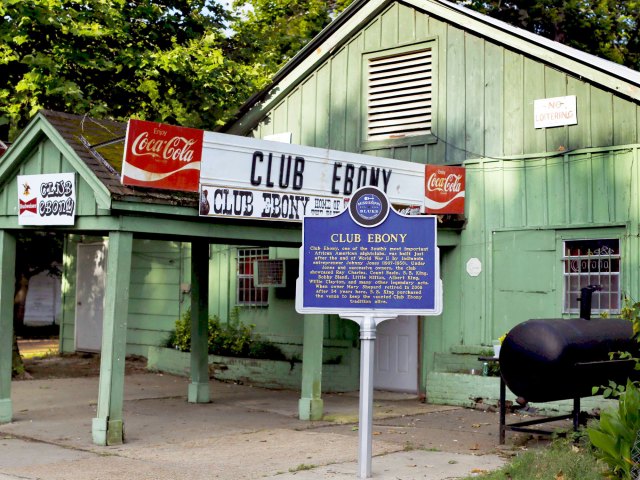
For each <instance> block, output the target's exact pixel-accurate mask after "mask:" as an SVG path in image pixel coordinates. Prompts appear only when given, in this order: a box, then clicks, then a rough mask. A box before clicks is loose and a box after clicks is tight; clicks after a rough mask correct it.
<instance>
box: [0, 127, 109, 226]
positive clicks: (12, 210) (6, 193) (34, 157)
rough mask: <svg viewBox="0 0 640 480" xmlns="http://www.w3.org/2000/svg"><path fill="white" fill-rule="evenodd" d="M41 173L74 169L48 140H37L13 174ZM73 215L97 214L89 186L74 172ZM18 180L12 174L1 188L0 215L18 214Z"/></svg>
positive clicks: (70, 171) (64, 171)
mask: <svg viewBox="0 0 640 480" xmlns="http://www.w3.org/2000/svg"><path fill="white" fill-rule="evenodd" d="M43 173H75V169H74V168H73V167H72V166H71V164H70V163H69V162H68V160H67V159H66V158H65V157H64V155H63V154H62V152H60V150H59V149H58V147H57V146H56V145H55V144H54V143H53V142H52V141H51V140H49V139H43V140H42V141H41V142H39V143H38V144H37V145H36V147H35V148H34V149H33V151H32V152H31V153H30V154H29V155H28V158H27V159H26V160H25V161H24V162H23V163H21V165H20V169H19V171H18V172H16V175H39V174H43ZM76 186H77V191H76V215H77V216H85V215H96V214H97V211H98V208H97V204H96V200H95V195H94V192H93V190H92V189H91V187H90V186H89V184H88V183H87V182H85V181H84V180H83V179H82V177H80V175H78V174H77V173H76ZM17 212H18V182H17V180H16V177H15V176H12V177H11V180H10V181H9V182H8V183H7V184H6V185H4V187H3V188H2V189H1V190H0V216H17Z"/></svg>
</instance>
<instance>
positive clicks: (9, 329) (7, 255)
mask: <svg viewBox="0 0 640 480" xmlns="http://www.w3.org/2000/svg"><path fill="white" fill-rule="evenodd" d="M15 272H16V239H15V237H14V236H13V235H11V234H9V233H8V232H6V231H5V230H1V231H0V423H6V422H10V421H11V418H12V416H13V407H12V404H11V360H12V355H11V353H12V349H13V294H14V288H15V278H16V274H15Z"/></svg>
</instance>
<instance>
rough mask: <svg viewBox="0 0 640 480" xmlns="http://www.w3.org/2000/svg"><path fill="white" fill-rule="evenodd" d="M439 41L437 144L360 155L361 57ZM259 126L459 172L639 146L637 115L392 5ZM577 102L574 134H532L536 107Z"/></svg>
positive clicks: (634, 108) (619, 101)
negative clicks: (512, 159) (477, 163)
mask: <svg viewBox="0 0 640 480" xmlns="http://www.w3.org/2000/svg"><path fill="white" fill-rule="evenodd" d="M430 40H437V47H438V48H437V51H436V52H435V55H434V64H435V65H436V66H437V74H438V78H437V83H436V88H437V92H438V93H437V97H436V102H435V106H434V110H435V113H436V117H434V127H433V128H434V134H435V135H436V137H437V141H436V142H435V143H428V144H427V143H422V144H410V145H404V146H398V145H395V146H394V144H393V142H390V143H389V145H388V146H385V145H382V146H380V145H378V146H376V148H375V149H374V150H366V149H364V148H363V147H362V145H363V137H364V134H363V124H362V122H363V120H362V118H363V117H362V104H363V99H364V92H363V88H364V82H363V78H362V74H363V66H362V55H363V54H365V53H367V52H371V51H376V50H381V49H387V48H389V49H390V48H395V47H398V46H402V45H407V44H412V43H418V42H426V41H430ZM300 82H301V83H300V84H299V85H298V86H297V87H295V88H294V89H293V90H292V91H291V92H290V93H288V94H287V95H286V96H285V97H284V98H283V99H282V101H281V102H279V103H278V104H277V106H276V107H275V108H274V109H273V110H272V111H270V112H269V113H268V114H267V116H266V117H265V118H264V119H263V120H262V121H261V122H260V124H259V125H256V127H255V129H254V132H253V134H254V135H255V136H257V137H263V136H264V135H267V134H271V133H278V132H284V131H290V132H292V133H293V142H295V143H301V144H305V145H311V146H318V147H324V148H332V149H336V150H346V151H352V152H362V153H369V154H373V155H379V156H385V157H392V158H397V159H403V160H410V161H414V162H420V163H435V164H440V163H462V162H463V161H465V160H467V159H473V158H485V157H492V158H500V157H504V156H511V155H523V154H532V153H542V152H557V151H569V150H573V149H578V148H590V147H602V146H610V145H621V144H633V143H638V142H640V128H639V126H638V125H639V118H640V107H639V106H638V105H637V104H634V103H633V102H631V101H629V100H626V99H625V98H621V97H619V96H616V95H615V94H614V93H612V92H609V91H604V90H602V89H600V88H597V87H595V86H593V85H590V84H588V83H586V82H585V81H582V80H580V79H578V78H574V77H572V76H571V75H568V74H566V73H564V72H561V71H559V70H558V69H557V68H555V67H553V66H550V65H545V64H543V63H541V62H539V61H536V60H533V59H531V58H529V57H526V56H525V55H523V54H521V53H518V52H517V51H513V50H510V49H508V48H505V47H504V46H501V45H499V44H498V43H497V42H495V41H492V40H490V39H486V38H482V37H480V36H479V35H477V34H475V33H474V32H471V31H464V30H463V29H462V28H459V27H455V26H452V25H448V24H447V23H445V20H444V19H440V18H436V17H433V16H429V15H427V14H425V13H423V12H420V11H417V10H415V9H413V8H411V7H409V6H407V5H404V4H400V3H394V4H392V5H391V6H390V7H389V8H387V9H386V10H385V11H383V12H382V13H381V14H380V15H378V16H377V17H376V18H374V19H372V20H371V21H370V22H369V23H368V25H366V26H365V27H363V28H362V29H361V30H360V31H358V32H356V33H355V34H354V35H353V37H352V38H350V39H349V40H348V41H347V43H346V44H344V45H343V46H342V47H341V48H339V49H338V50H337V51H336V52H335V53H334V54H333V55H332V56H331V58H330V59H329V60H328V61H327V62H325V63H324V64H322V65H321V66H319V67H318V68H317V69H316V70H315V71H314V72H312V73H311V74H310V75H309V76H307V77H305V78H304V79H300ZM564 95H576V97H577V104H578V122H579V123H578V125H573V126H566V127H555V128H547V129H534V128H533V101H534V100H535V99H540V98H550V97H556V96H564Z"/></svg>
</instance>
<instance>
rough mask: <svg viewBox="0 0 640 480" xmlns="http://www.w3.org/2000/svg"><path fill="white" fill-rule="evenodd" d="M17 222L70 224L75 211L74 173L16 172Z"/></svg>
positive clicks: (26, 223) (23, 223)
mask: <svg viewBox="0 0 640 480" xmlns="http://www.w3.org/2000/svg"><path fill="white" fill-rule="evenodd" d="M17 179H18V223H19V224H20V225H73V224H74V222H75V215H76V177H75V174H74V173H53V174H45V175H18V177H17Z"/></svg>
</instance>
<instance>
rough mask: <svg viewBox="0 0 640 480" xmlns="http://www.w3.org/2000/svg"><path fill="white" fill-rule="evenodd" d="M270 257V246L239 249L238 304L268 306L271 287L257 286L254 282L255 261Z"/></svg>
mask: <svg viewBox="0 0 640 480" xmlns="http://www.w3.org/2000/svg"><path fill="white" fill-rule="evenodd" d="M268 259H269V249H268V248H239V249H238V251H237V257H236V262H237V269H236V277H237V278H236V305H244V306H266V305H268V304H269V288H267V287H256V286H255V284H254V282H253V266H254V262H255V261H256V260H268Z"/></svg>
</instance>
